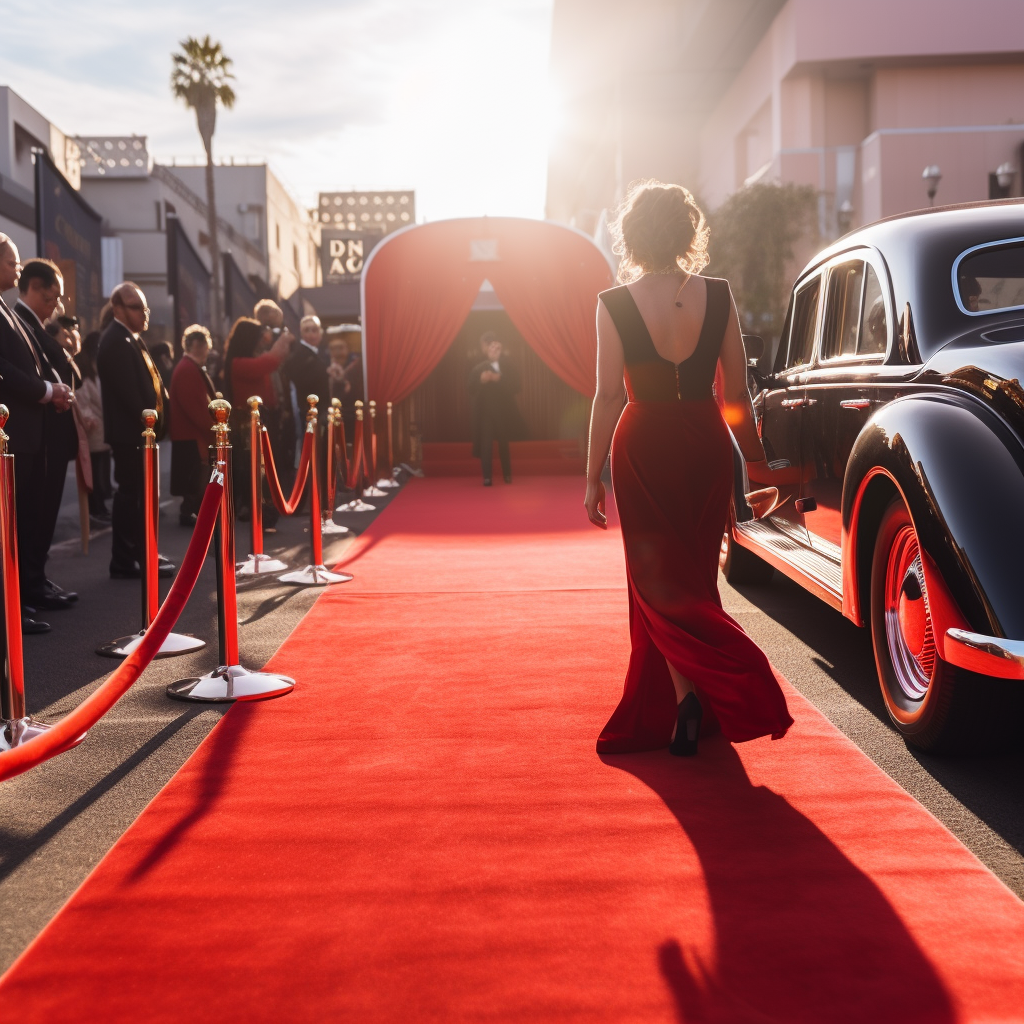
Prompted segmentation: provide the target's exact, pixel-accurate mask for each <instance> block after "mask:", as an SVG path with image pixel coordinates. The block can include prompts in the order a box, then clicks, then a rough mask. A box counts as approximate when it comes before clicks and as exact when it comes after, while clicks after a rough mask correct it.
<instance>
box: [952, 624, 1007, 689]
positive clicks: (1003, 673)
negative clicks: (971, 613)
mask: <svg viewBox="0 0 1024 1024" xmlns="http://www.w3.org/2000/svg"><path fill="white" fill-rule="evenodd" d="M945 656H946V661H948V662H950V664H953V665H956V666H958V667H959V668H964V669H967V670H968V671H969V672H977V673H979V674H980V675H984V676H995V677H996V678H997V679H1024V640H1004V639H1002V638H1001V637H997V636H985V635H984V634H983V633H972V632H970V631H969V630H966V629H947V630H946V644H945Z"/></svg>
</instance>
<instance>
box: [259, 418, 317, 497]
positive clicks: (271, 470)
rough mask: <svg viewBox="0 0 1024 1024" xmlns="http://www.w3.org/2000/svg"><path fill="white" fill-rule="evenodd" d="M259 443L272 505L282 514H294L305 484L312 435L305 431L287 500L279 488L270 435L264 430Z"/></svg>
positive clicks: (311, 448)
mask: <svg viewBox="0 0 1024 1024" xmlns="http://www.w3.org/2000/svg"><path fill="white" fill-rule="evenodd" d="M260 443H261V444H262V445H263V468H264V472H265V473H266V474H267V484H268V486H269V487H270V497H271V499H272V500H273V502H274V506H275V507H276V508H277V511H278V512H280V513H281V515H283V516H290V515H294V513H295V510H296V509H297V508H298V507H299V500H300V499H301V498H302V491H303V489H304V488H305V486H306V476H307V474H308V473H309V458H310V455H311V454H312V451H313V435H312V434H311V433H308V432H307V434H306V436H305V437H304V438H303V439H302V455H301V457H300V458H299V470H298V472H297V473H296V474H295V483H294V484H293V485H292V493H291V497H290V498H289V499H288V500H287V501H285V498H284V491H282V490H281V481H280V480H279V479H278V477H277V467H276V466H275V465H274V453H273V451H271V449H270V435H269V434H268V433H267V432H266V430H264V431H263V433H262V434H261V435H260Z"/></svg>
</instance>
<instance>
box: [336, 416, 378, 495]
mask: <svg viewBox="0 0 1024 1024" xmlns="http://www.w3.org/2000/svg"><path fill="white" fill-rule="evenodd" d="M355 408H356V436H355V438H354V439H353V441H352V486H353V487H354V488H355V492H356V496H355V497H354V498H353V499H352V500H351V501H348V502H346V503H345V504H344V505H339V506H338V507H337V508H336V509H335V512H373V511H374V510H375V509H376V508H377V506H376V505H371V504H370V503H369V502H367V501H363V499H362V497H361V495H362V494H363V483H364V480H363V476H364V473H365V467H366V442H365V441H364V440H363V403H362V401H361V400H360V399H356V403H355Z"/></svg>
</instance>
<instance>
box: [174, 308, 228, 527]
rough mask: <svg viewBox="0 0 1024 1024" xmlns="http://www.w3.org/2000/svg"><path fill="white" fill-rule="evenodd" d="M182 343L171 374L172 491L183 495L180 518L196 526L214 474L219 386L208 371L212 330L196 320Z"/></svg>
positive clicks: (188, 524)
mask: <svg viewBox="0 0 1024 1024" xmlns="http://www.w3.org/2000/svg"><path fill="white" fill-rule="evenodd" d="M181 347H182V350H183V352H184V353H185V354H184V355H183V356H182V358H181V359H180V360H179V362H178V365H177V366H176V367H175V368H174V375H173V376H172V377H171V416H170V425H171V494H174V495H176V496H178V497H180V498H181V511H180V513H179V516H178V522H179V523H181V525H182V526H194V525H195V522H196V515H197V513H198V512H199V506H200V504H201V503H202V500H203V492H204V491H205V490H206V484H207V482H208V480H209V476H210V464H209V462H210V460H209V447H210V442H211V440H212V438H213V435H212V434H211V433H210V427H211V426H212V425H213V422H212V420H211V419H210V413H209V411H208V406H209V404H210V402H211V401H212V400H213V399H214V398H216V397H217V390H216V388H215V387H214V386H213V381H212V380H211V379H210V375H209V374H208V373H207V372H206V357H207V355H208V354H209V352H210V332H209V331H208V330H207V329H206V328H205V327H200V326H199V324H193V325H192V326H191V327H189V328H187V329H186V331H185V333H184V335H183V336H182V339H181Z"/></svg>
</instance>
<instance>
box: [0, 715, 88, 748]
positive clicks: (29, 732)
mask: <svg viewBox="0 0 1024 1024" xmlns="http://www.w3.org/2000/svg"><path fill="white" fill-rule="evenodd" d="M50 728H52V726H49V725H47V724H46V723H45V722H37V721H36V720H35V719H34V718H0V751H3V750H13V749H14V748H15V747H20V746H21V745H22V744H23V743H28V741H29V740H31V739H35V737H36V736H39V735H40V734H41V733H44V732H46V730H47V729H50ZM87 735H88V733H84V732H83V733H82V735H81V736H79V737H78V738H77V739H74V740H72V741H71V742H70V743H69V744H68V745H67V747H65V748H64V749H65V750H70V749H71V748H72V747H77V746H78V744H79V743H81V742H82V740H84V739H85V737H86V736H87Z"/></svg>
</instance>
